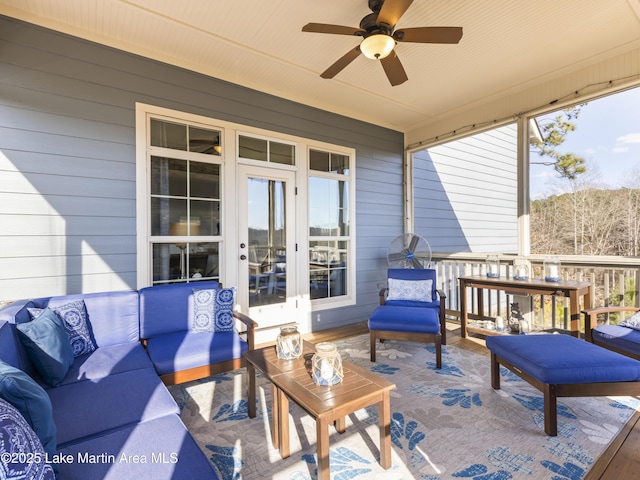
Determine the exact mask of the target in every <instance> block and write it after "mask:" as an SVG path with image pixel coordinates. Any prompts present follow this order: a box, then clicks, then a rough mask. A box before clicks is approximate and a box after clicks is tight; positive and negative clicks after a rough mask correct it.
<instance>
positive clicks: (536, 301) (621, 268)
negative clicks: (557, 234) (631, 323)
mask: <svg viewBox="0 0 640 480" xmlns="http://www.w3.org/2000/svg"><path fill="white" fill-rule="evenodd" d="M486 258H487V254H486V253H484V254H480V253H475V254H470V253H451V254H439V253H434V254H433V255H432V262H431V264H432V267H433V268H435V269H436V270H437V272H438V288H440V289H442V290H444V292H445V293H446V294H447V301H446V311H447V316H448V318H449V319H458V320H459V318H460V292H459V282H458V277H461V276H467V275H484V274H486ZM515 258H516V256H515V255H509V254H504V255H500V274H501V276H505V277H506V276H512V270H513V261H514V260H515ZM520 258H522V257H520ZM544 258H545V257H544V256H543V255H532V256H529V257H526V259H527V260H528V261H529V262H530V263H531V269H532V272H530V277H531V278H542V276H543V275H542V270H543V262H544ZM559 258H560V261H561V270H562V277H563V279H565V280H580V281H588V282H590V283H591V288H592V289H593V290H592V298H593V299H594V306H596V307H598V306H605V305H621V306H635V307H640V292H639V288H640V285H639V279H640V258H635V257H612V256H560V257H559ZM465 294H466V295H469V297H467V305H469V306H470V307H471V308H472V309H476V308H477V307H476V305H477V302H476V298H475V295H476V292H475V291H474V292H469V291H468V292H466V293H465ZM484 294H485V298H484V306H485V312H484V315H485V316H490V317H495V316H497V315H501V316H502V317H503V318H504V319H505V320H507V319H508V318H509V317H510V311H509V304H511V303H513V301H514V296H513V295H509V294H505V292H501V291H485V292H484ZM515 299H516V300H517V301H519V302H520V303H521V302H523V301H524V302H525V305H520V306H521V308H522V309H523V311H525V312H531V313H530V315H531V321H532V322H533V323H534V324H536V325H537V327H538V328H558V329H565V330H566V329H568V325H569V323H568V322H569V309H568V300H567V299H564V298H556V297H554V296H536V297H527V298H522V297H516V298H515ZM469 314H470V318H473V317H474V316H477V315H478V312H477V311H470V312H469ZM613 320H614V321H617V319H613ZM605 321H607V322H608V321H609V318H606V319H605ZM582 328H583V327H582V326H581V330H582Z"/></svg>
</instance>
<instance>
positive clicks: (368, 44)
mask: <svg viewBox="0 0 640 480" xmlns="http://www.w3.org/2000/svg"><path fill="white" fill-rule="evenodd" d="M395 45H396V41H395V40H394V39H393V37H391V36H389V35H385V34H383V33H377V34H375V35H370V36H368V37H367V38H365V39H364V40H362V43H360V51H361V52H362V53H363V54H364V56H365V57H367V58H370V59H372V60H376V59H378V60H380V59H383V58H385V57H386V56H388V55H389V54H390V53H391V52H392V51H393V47H395Z"/></svg>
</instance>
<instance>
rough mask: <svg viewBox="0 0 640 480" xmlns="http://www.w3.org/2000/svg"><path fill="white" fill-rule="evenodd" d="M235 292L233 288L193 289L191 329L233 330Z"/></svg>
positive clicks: (207, 330) (220, 331) (201, 330)
mask: <svg viewBox="0 0 640 480" xmlns="http://www.w3.org/2000/svg"><path fill="white" fill-rule="evenodd" d="M235 292H236V289H235V288H218V289H202V290H199V289H194V290H193V319H192V320H193V321H192V330H193V331H194V332H218V333H224V332H233V331H234V329H235V322H234V319H233V306H234V304H235Z"/></svg>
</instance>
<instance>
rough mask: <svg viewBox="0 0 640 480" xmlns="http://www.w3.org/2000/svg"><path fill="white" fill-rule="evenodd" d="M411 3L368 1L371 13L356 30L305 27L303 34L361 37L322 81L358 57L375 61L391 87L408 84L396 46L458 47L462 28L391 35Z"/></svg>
mask: <svg viewBox="0 0 640 480" xmlns="http://www.w3.org/2000/svg"><path fill="white" fill-rule="evenodd" d="M412 3H413V0H369V8H370V9H371V11H372V12H373V13H370V14H369V15H367V16H365V17H364V18H363V19H362V20H361V21H360V27H359V28H355V27H346V26H342V25H331V24H326V23H308V24H307V25H305V26H304V27H302V31H303V32H314V33H332V34H336V35H353V36H356V37H363V39H362V42H360V45H358V46H357V47H356V48H354V49H352V50H349V51H348V52H347V53H346V55H344V56H343V57H341V58H340V59H338V61H337V62H335V63H334V64H333V65H331V66H330V67H329V68H327V69H326V70H325V71H324V72H322V73H321V74H320V76H321V77H322V78H333V77H335V76H336V75H337V74H338V73H340V72H341V71H342V69H343V68H345V67H346V66H347V65H349V64H350V63H351V62H353V61H354V60H355V59H356V58H358V57H359V56H360V54H361V53H362V54H364V55H365V56H366V57H368V58H371V59H378V60H380V63H381V64H382V68H383V69H384V72H385V73H386V75H387V78H388V79H389V82H390V83H391V85H393V86H396V85H400V84H401V83H404V82H406V81H407V80H408V77H407V74H406V72H405V71H404V68H403V66H402V63H400V59H399V58H398V55H397V54H396V52H395V51H394V47H395V45H396V42H411V43H458V42H459V41H460V39H461V38H462V27H416V28H403V29H400V30H396V31H394V28H395V26H396V23H398V20H399V19H400V17H401V16H402V15H403V14H404V12H406V11H407V9H408V8H409V6H410V5H411V4H412Z"/></svg>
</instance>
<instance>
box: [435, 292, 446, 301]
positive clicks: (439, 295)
mask: <svg viewBox="0 0 640 480" xmlns="http://www.w3.org/2000/svg"><path fill="white" fill-rule="evenodd" d="M436 292H438V297H440V301H441V302H442V301H443V300H446V299H447V294H446V293H444V290H439V289H436Z"/></svg>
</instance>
